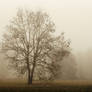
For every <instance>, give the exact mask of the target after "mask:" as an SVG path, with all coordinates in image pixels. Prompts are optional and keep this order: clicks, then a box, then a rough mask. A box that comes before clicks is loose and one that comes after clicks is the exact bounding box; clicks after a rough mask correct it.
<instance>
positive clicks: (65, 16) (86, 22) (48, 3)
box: [0, 0, 92, 51]
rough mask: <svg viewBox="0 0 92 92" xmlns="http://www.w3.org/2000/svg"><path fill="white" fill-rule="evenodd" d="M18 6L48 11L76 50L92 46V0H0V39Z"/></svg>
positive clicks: (59, 31)
mask: <svg viewBox="0 0 92 92" xmlns="http://www.w3.org/2000/svg"><path fill="white" fill-rule="evenodd" d="M18 8H23V9H30V10H42V11H45V12H47V13H48V14H49V16H50V17H51V18H52V20H53V21H54V22H55V25H56V35H57V34H60V33H61V32H65V37H66V38H67V39H68V38H69V39H70V40H71V48H72V49H73V50H74V51H85V50H88V49H89V48H92V0H0V39H2V35H3V33H4V32H5V26H6V25H7V24H8V23H9V21H10V20H11V19H12V17H14V16H15V15H16V12H17V10H18Z"/></svg>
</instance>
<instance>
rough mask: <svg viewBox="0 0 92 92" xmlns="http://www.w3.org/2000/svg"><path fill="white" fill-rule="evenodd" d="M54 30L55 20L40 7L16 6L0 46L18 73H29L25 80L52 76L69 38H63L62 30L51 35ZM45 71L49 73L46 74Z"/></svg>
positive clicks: (30, 82)
mask: <svg viewBox="0 0 92 92" xmlns="http://www.w3.org/2000/svg"><path fill="white" fill-rule="evenodd" d="M53 32H55V25H54V23H53V22H52V21H51V19H50V18H49V16H48V15H47V14H46V13H44V12H41V11H38V12H33V11H27V10H26V11H23V10H19V11H18V12H17V16H16V17H14V18H13V19H12V21H11V22H10V25H8V26H7V32H6V33H5V34H4V39H3V42H2V49H3V51H5V52H6V53H7V54H6V57H7V59H9V61H11V64H12V66H13V68H15V69H16V70H17V71H18V72H19V74H25V73H27V74H28V84H32V80H33V79H35V77H38V79H40V80H41V79H46V78H47V79H53V78H52V77H53V76H55V73H56V72H57V71H56V68H57V66H58V65H57V64H56V63H57V61H58V60H57V59H59V58H63V57H64V56H65V55H66V53H69V52H70V51H68V50H67V49H66V48H69V45H70V42H69V41H65V39H64V36H63V33H62V35H61V36H59V37H54V36H53V34H52V33H53ZM61 37H63V38H62V39H61ZM62 46H63V47H64V48H65V49H64V48H63V47H62ZM55 71H56V72H55ZM45 72H47V74H48V72H49V73H50V77H49V78H48V75H47V77H46V73H45ZM43 75H44V76H43Z"/></svg>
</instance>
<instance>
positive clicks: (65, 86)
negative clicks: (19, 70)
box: [0, 80, 92, 92]
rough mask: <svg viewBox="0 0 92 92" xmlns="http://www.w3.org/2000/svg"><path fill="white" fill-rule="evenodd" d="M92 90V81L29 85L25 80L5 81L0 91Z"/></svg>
mask: <svg viewBox="0 0 92 92" xmlns="http://www.w3.org/2000/svg"><path fill="white" fill-rule="evenodd" d="M47 91H48V92H92V81H70V80H69V81H53V82H51V81H48V82H42V81H41V82H39V81H34V82H33V84H32V85H27V83H26V82H25V81H21V82H20V81H17V80H16V81H7V82H5V81H3V82H2V83H0V92H47Z"/></svg>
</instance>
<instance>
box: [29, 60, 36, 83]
mask: <svg viewBox="0 0 92 92" xmlns="http://www.w3.org/2000/svg"><path fill="white" fill-rule="evenodd" d="M35 64H36V62H35V59H34V63H33V68H32V72H31V77H30V84H32V82H33V74H34V69H35Z"/></svg>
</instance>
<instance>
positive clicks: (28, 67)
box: [27, 58, 31, 85]
mask: <svg viewBox="0 0 92 92" xmlns="http://www.w3.org/2000/svg"><path fill="white" fill-rule="evenodd" d="M27 69H28V85H29V84H31V83H30V78H31V76H30V66H29V58H27Z"/></svg>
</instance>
